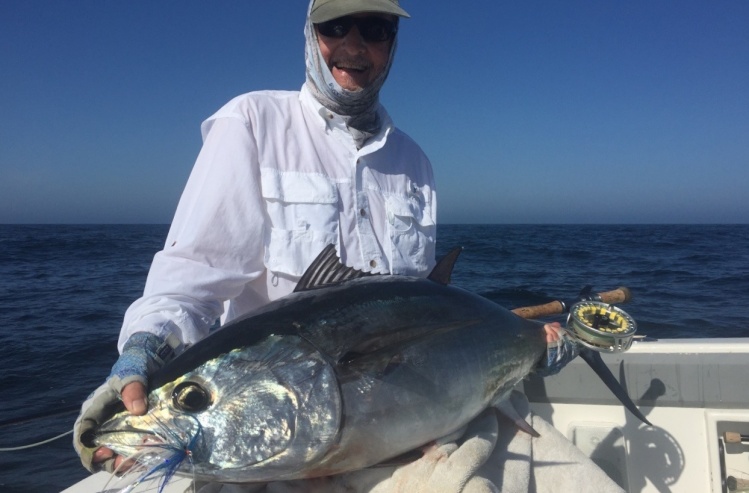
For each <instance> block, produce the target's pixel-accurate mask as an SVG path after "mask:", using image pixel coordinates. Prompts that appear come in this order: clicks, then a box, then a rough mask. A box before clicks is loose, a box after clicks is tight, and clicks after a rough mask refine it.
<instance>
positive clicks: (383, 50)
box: [315, 14, 395, 91]
mask: <svg viewBox="0 0 749 493" xmlns="http://www.w3.org/2000/svg"><path fill="white" fill-rule="evenodd" d="M349 18H353V21H354V23H353V24H351V22H347V21H348V20H349ZM383 21H385V23H384V24H383ZM359 22H364V24H363V27H362V30H364V31H368V32H367V33H364V34H362V32H361V31H360V29H359V27H360V25H357V24H356V23H359ZM367 22H370V24H367ZM388 22H390V23H393V24H394V23H395V17H394V16H390V15H381V14H352V15H350V16H346V17H342V18H341V19H333V20H332V21H328V22H327V23H323V24H325V25H327V26H326V27H327V28H328V29H327V30H326V29H324V28H323V27H322V26H323V24H319V25H315V29H316V30H317V39H318V43H319V45H320V53H321V54H322V57H323V60H325V63H326V65H327V66H328V69H330V72H331V73H332V74H333V78H334V79H335V81H336V82H337V83H338V84H339V85H340V86H341V87H342V88H344V89H346V90H348V91H359V90H361V89H364V88H365V87H367V86H369V85H370V84H371V83H372V82H373V81H374V80H375V79H376V78H377V76H379V75H380V73H382V71H383V70H384V68H385V66H386V65H387V62H388V57H389V56H390V46H391V44H392V43H393V38H392V36H389V37H388V38H387V39H384V40H380V39H379V38H377V37H375V36H376V35H377V34H378V33H380V32H381V29H382V28H384V27H387V26H388V25H391V24H387V23H388ZM380 24H383V25H380ZM347 27H348V28H349V29H348V31H346V28H347ZM331 29H333V30H331ZM321 30H322V31H324V32H326V34H328V35H327V36H326V35H325V34H323V32H321ZM344 33H345V34H344ZM383 37H384V36H383ZM367 38H369V39H367Z"/></svg>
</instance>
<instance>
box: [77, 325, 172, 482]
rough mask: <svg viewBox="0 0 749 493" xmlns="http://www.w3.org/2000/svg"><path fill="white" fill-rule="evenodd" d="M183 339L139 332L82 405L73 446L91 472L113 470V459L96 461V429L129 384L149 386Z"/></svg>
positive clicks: (129, 340) (115, 405)
mask: <svg viewBox="0 0 749 493" xmlns="http://www.w3.org/2000/svg"><path fill="white" fill-rule="evenodd" d="M179 345H180V342H179V340H178V338H177V337H176V336H174V335H170V336H169V337H167V339H166V341H165V340H164V339H163V338H161V337H159V336H157V335H155V334H151V333H148V332H136V333H135V334H133V335H132V336H130V338H129V339H128V340H127V342H126V343H125V346H124V347H123V348H122V354H121V355H120V357H119V359H117V361H116V362H115V364H114V366H113V367H112V372H111V373H110V374H109V377H107V380H106V381H105V382H104V384H103V385H101V386H100V387H99V388H97V389H96V390H95V391H94V392H93V393H92V394H91V395H89V396H88V398H87V399H86V401H85V402H84V403H83V405H82V406H81V414H80V415H79V416H78V419H77V420H76V422H75V425H74V426H73V447H74V448H75V450H76V452H77V453H78V455H79V456H80V458H81V463H82V464H83V467H85V468H86V469H88V470H89V471H91V472H96V471H99V470H105V471H108V472H112V470H113V469H114V458H111V459H107V460H105V461H103V462H99V463H94V462H93V456H94V452H95V451H96V449H97V448H98V447H97V446H96V445H95V444H94V443H93V434H94V432H95V431H96V429H97V428H98V427H99V426H100V425H101V424H102V423H103V421H104V420H105V419H107V418H109V417H110V416H111V415H112V413H113V410H114V409H115V408H117V407H119V406H121V405H122V404H121V392H122V389H123V388H124V387H125V386H126V385H127V384H129V383H132V382H140V383H142V384H143V386H144V387H146V388H148V377H149V376H150V375H152V374H153V373H154V372H155V371H156V370H158V369H159V368H161V367H162V366H164V364H165V363H166V362H168V361H169V360H171V359H172V358H173V357H174V354H175V350H176V349H177V348H179Z"/></svg>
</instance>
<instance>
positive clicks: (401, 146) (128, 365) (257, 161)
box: [75, 0, 559, 471]
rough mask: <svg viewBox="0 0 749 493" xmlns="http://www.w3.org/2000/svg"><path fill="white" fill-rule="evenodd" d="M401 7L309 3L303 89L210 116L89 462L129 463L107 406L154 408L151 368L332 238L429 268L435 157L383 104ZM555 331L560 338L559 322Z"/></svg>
mask: <svg viewBox="0 0 749 493" xmlns="http://www.w3.org/2000/svg"><path fill="white" fill-rule="evenodd" d="M403 17H408V14H407V13H406V12H405V11H404V10H403V9H402V8H401V7H400V6H399V4H398V1H397V0H313V1H312V2H311V3H310V7H309V11H308V17H307V22H306V27H305V37H306V47H305V59H306V81H305V84H304V86H303V87H302V89H301V91H299V92H282V91H261V92H255V93H249V94H245V95H242V96H239V97H237V98H235V99H233V100H232V101H230V102H229V103H228V104H227V105H225V106H224V107H223V108H221V109H220V110H219V111H218V112H217V113H216V114H215V115H213V116H212V117H210V118H209V119H208V120H206V121H205V122H204V123H203V125H202V127H201V129H202V133H203V139H204V144H203V148H202V150H201V152H200V154H199V156H198V158H197V161H196V163H195V167H194V169H193V171H192V174H191V176H190V179H189V181H188V183H187V186H186V188H185V191H184V193H183V195H182V198H181V200H180V203H179V206H178V208H177V211H176V214H175V217H174V221H173V223H172V226H171V229H170V231H169V234H168V236H167V240H166V244H165V247H164V249H163V250H162V251H160V252H159V253H157V254H156V256H155V257H154V261H153V264H152V266H151V269H150V272H149V275H148V280H147V282H146V287H145V290H144V294H143V297H141V298H140V299H138V300H137V301H136V302H135V303H133V305H132V306H131V307H130V308H129V309H128V311H127V313H126V314H125V320H124V323H123V326H122V329H121V334H120V341H119V348H120V350H121V353H122V354H121V356H120V358H119V359H118V361H117V363H116V364H115V365H114V367H113V369H112V373H111V375H110V377H109V378H108V380H107V382H106V383H105V384H104V385H103V386H102V387H100V388H99V389H97V391H96V392H95V394H94V395H93V396H92V397H91V398H90V399H89V400H88V401H87V402H86V403H84V406H83V410H82V414H81V416H80V417H79V420H78V422H77V423H76V433H75V446H76V450H77V451H78V452H79V454H80V455H81V460H82V462H83V464H84V466H85V467H86V468H88V469H89V470H92V471H93V470H97V469H107V470H112V469H113V468H114V467H116V466H118V465H119V464H120V463H121V460H122V459H121V458H120V457H115V456H114V454H113V452H112V451H111V450H108V449H105V448H99V449H95V448H94V447H93V445H92V444H91V443H90V442H89V440H87V438H86V432H87V431H89V430H92V429H94V428H95V427H96V425H97V423H98V421H99V418H100V416H101V415H102V413H103V412H102V409H103V408H104V407H105V406H106V404H107V403H108V402H111V401H113V400H116V399H118V398H121V399H122V401H123V402H124V404H125V407H126V408H127V409H128V410H129V411H130V412H131V413H133V414H144V413H145V412H146V402H147V401H146V397H145V396H146V385H147V382H148V376H149V375H150V374H151V373H153V372H154V371H155V370H156V369H158V368H159V367H160V366H161V365H163V364H164V362H165V361H166V360H168V359H169V358H171V357H172V356H173V355H174V354H175V353H177V352H179V351H181V349H182V347H183V346H184V345H185V344H192V343H195V342H197V341H198V340H200V339H202V338H203V337H205V336H206V335H207V334H208V331H209V328H210V327H211V326H212V325H213V324H214V322H215V321H216V320H217V319H218V318H220V319H221V322H222V323H226V322H227V321H230V320H232V319H235V318H237V317H238V316H240V315H243V314H245V313H247V312H249V311H250V310H253V309H255V308H257V307H260V306H262V305H264V304H266V303H268V302H269V301H272V300H274V299H277V298H279V297H281V296H284V295H286V294H289V293H290V292H291V291H292V290H293V288H294V286H295V284H296V282H297V281H298V279H299V277H300V276H301V275H302V273H303V272H304V270H305V268H306V267H307V266H308V265H309V264H310V263H311V262H312V260H313V259H314V258H315V256H316V255H317V254H318V253H319V252H320V251H321V250H322V249H323V248H324V247H325V246H326V245H328V244H331V243H332V244H335V245H336V249H337V252H338V254H339V256H340V258H341V260H342V262H343V263H345V264H347V265H349V266H352V267H355V268H357V269H360V270H363V271H367V272H373V273H382V274H401V275H415V276H426V275H427V274H428V273H429V272H430V270H431V268H432V267H433V265H434V252H435V241H436V195H435V187H434V179H433V176H432V168H431V164H430V163H429V160H428V159H427V157H426V156H425V154H424V153H423V152H422V150H421V149H420V148H419V147H418V146H417V145H416V144H415V143H414V142H413V141H412V140H411V139H410V138H409V137H408V136H406V135H405V134H404V133H403V132H401V131H400V130H398V129H397V128H396V127H395V126H394V125H393V123H392V121H391V120H390V117H389V116H388V114H387V112H386V111H385V110H384V108H383V107H382V106H381V105H380V104H379V100H378V95H379V91H380V88H381V87H382V85H383V83H384V82H385V79H386V78H387V75H388V72H389V70H390V67H391V65H392V62H393V55H394V53H395V49H396V44H397V36H396V34H397V30H398V25H399V19H400V18H403ZM547 331H548V333H549V340H550V341H552V342H553V341H557V340H558V339H559V335H558V326H555V327H552V326H549V327H548V329H547Z"/></svg>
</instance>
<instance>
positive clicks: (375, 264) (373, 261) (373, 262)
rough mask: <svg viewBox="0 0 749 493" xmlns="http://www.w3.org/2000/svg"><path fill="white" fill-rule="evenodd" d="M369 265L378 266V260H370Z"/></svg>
mask: <svg viewBox="0 0 749 493" xmlns="http://www.w3.org/2000/svg"><path fill="white" fill-rule="evenodd" d="M369 266H370V267H372V268H374V267H377V261H376V260H370V261H369Z"/></svg>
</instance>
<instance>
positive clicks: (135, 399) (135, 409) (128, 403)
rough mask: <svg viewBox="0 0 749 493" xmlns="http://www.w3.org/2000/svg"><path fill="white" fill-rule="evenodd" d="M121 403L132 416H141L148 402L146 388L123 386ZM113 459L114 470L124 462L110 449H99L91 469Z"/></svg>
mask: <svg viewBox="0 0 749 493" xmlns="http://www.w3.org/2000/svg"><path fill="white" fill-rule="evenodd" d="M121 397H122V403H123V404H125V409H127V410H128V411H129V412H130V414H132V415H133V416H142V415H144V414H146V412H147V411H148V401H147V400H146V386H145V385H143V384H142V383H140V382H132V383H130V384H128V385H125V386H124V387H123V388H122V393H121ZM110 459H114V469H117V468H119V467H120V464H122V461H123V460H124V459H123V458H122V457H121V456H119V455H117V454H115V453H114V452H113V451H112V450H111V449H108V448H106V447H99V448H98V449H96V450H95V451H94V455H93V460H92V462H93V464H95V465H94V466H93V467H94V468H95V469H98V467H97V466H99V465H101V463H103V462H106V461H107V460H110ZM125 470H126V469H125Z"/></svg>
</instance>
